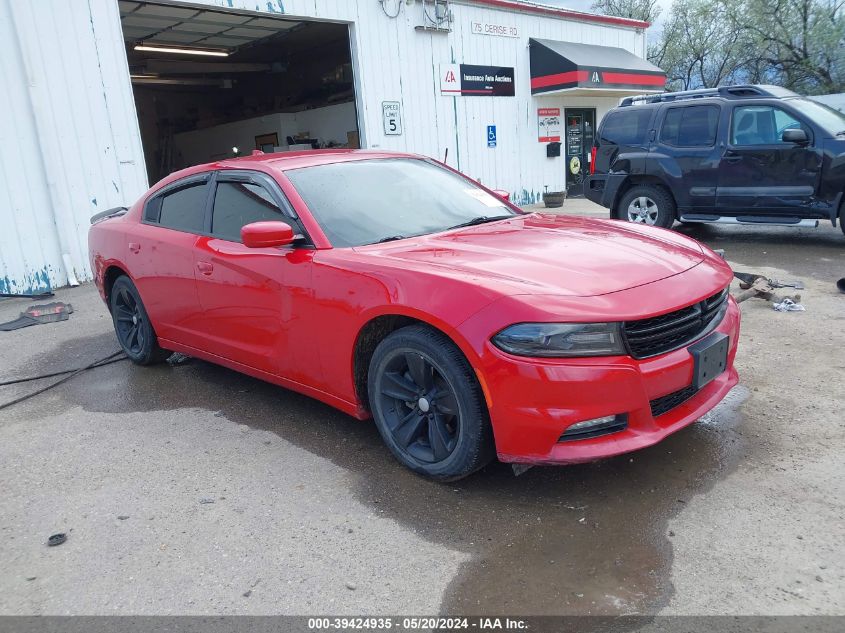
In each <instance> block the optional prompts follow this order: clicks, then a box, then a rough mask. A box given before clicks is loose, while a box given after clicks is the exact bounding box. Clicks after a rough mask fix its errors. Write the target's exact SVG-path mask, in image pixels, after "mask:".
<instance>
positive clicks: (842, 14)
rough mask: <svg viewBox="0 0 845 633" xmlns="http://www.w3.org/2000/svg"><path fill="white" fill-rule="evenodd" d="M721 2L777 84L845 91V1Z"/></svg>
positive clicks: (733, 25) (807, 89)
mask: <svg viewBox="0 0 845 633" xmlns="http://www.w3.org/2000/svg"><path fill="white" fill-rule="evenodd" d="M721 3H722V5H723V7H724V9H725V11H726V15H727V16H728V18H729V20H730V22H731V28H732V29H733V30H736V31H745V32H747V33H748V34H749V35H750V36H751V40H752V43H751V46H752V47H753V50H754V54H753V55H752V57H754V58H755V59H756V61H757V62H762V64H763V65H765V66H767V67H768V75H769V76H770V77H773V78H774V81H775V82H776V83H779V84H782V85H784V86H786V87H787V88H791V89H792V90H796V91H797V92H803V93H807V94H824V93H831V92H842V91H845V0H740V1H739V2H737V1H736V0H721Z"/></svg>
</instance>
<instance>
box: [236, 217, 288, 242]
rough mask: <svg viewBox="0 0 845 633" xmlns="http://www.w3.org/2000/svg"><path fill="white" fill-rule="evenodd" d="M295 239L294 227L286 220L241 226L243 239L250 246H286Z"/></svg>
mask: <svg viewBox="0 0 845 633" xmlns="http://www.w3.org/2000/svg"><path fill="white" fill-rule="evenodd" d="M294 239H295V237H294V234H293V229H292V228H291V226H290V224H286V223H285V222H276V221H272V222H253V223H252V224H247V225H246V226H244V227H242V228H241V241H242V242H243V243H244V246H247V247H249V248H266V247H268V246H286V245H287V244H291V243H293V241H294Z"/></svg>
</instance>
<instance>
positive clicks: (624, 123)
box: [600, 106, 652, 145]
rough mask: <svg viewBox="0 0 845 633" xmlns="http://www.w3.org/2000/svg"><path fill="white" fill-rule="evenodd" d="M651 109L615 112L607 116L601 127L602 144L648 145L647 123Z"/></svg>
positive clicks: (634, 108)
mask: <svg viewBox="0 0 845 633" xmlns="http://www.w3.org/2000/svg"><path fill="white" fill-rule="evenodd" d="M651 113H652V108H648V109H645V110H642V109H637V107H636V106H634V107H632V108H631V109H630V110H617V111H615V112H611V113H610V114H608V115H607V117H606V118H605V120H604V123H603V124H602V127H601V137H600V140H601V142H602V143H610V144H611V145H646V144H648V123H649V121H651Z"/></svg>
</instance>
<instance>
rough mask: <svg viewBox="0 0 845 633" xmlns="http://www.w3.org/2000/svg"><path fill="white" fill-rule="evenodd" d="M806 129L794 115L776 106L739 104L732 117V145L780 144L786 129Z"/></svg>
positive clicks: (808, 132)
mask: <svg viewBox="0 0 845 633" xmlns="http://www.w3.org/2000/svg"><path fill="white" fill-rule="evenodd" d="M797 128H802V129H804V130H805V131H806V132H807V134H808V135H809V134H810V131H809V130H808V129H807V128H805V127H804V126H802V125H801V122H800V121H799V120H798V119H796V118H795V117H794V116H792V115H791V114H789V113H788V112H786V111H785V110H781V109H780V108H776V107H774V106H764V105H760V106H739V107H737V108H734V112H733V117H732V118H731V144H732V145H780V144H782V143H783V140H782V139H781V137H782V135H783V132H784V130H788V129H797Z"/></svg>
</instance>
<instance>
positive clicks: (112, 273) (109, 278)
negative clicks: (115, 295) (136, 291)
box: [103, 263, 132, 312]
mask: <svg viewBox="0 0 845 633" xmlns="http://www.w3.org/2000/svg"><path fill="white" fill-rule="evenodd" d="M124 276H125V277H129V279H132V276H131V275H130V274H129V273H128V272H126V270H125V268H124V267H123V266H122V265H120V264H116V263H112V264H109V265H108V266H107V267H106V269H105V271H104V272H103V298H104V299H105V300H106V306H108V309H109V312H111V290H112V288H113V287H114V282H116V281H117V280H118V278H119V277H124Z"/></svg>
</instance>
